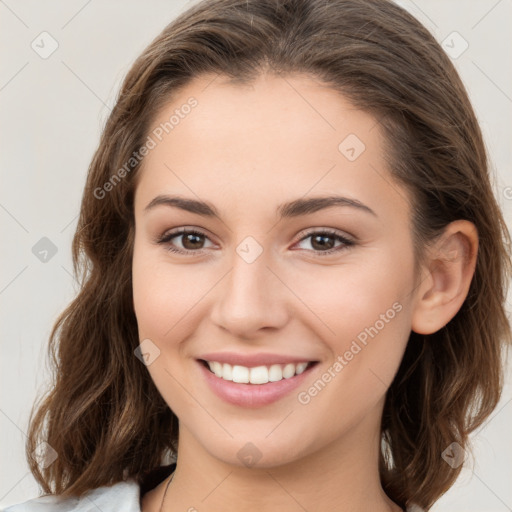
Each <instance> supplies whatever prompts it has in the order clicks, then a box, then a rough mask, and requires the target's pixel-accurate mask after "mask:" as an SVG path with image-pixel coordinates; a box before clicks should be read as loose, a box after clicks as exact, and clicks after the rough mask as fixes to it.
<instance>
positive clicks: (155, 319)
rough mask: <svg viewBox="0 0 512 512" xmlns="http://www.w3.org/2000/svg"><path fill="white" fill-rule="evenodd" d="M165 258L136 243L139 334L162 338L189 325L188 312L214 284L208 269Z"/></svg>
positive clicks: (136, 301)
mask: <svg viewBox="0 0 512 512" xmlns="http://www.w3.org/2000/svg"><path fill="white" fill-rule="evenodd" d="M164 258H165V254H164V257H162V254H156V251H152V250H144V249H142V248H140V249H139V248H138V247H137V244H135V247H134V256H133V276H132V281H133V302H134V309H135V314H136V317H137V323H138V326H139V334H140V335H141V336H143V337H148V338H151V339H155V340H162V341H163V340H164V339H169V337H172V338H175V337H176V334H177V333H176V331H177V330H183V328H184V327H186V325H187V317H188V315H189V314H190V313H191V312H192V311H193V310H194V307H195V306H196V305H197V304H198V302H199V301H200V300H201V297H203V296H204V295H205V294H206V293H207V292H208V290H209V289H210V288H211V286H212V285H211V284H209V283H210V281H212V276H209V275H208V272H206V271H203V270H201V269H200V268H198V267H197V266H196V267H195V268H194V269H193V271H192V270H191V269H192V267H190V266H187V265H185V266H179V265H175V264H174V265H173V264H171V263H169V262H166V261H165V260H164Z"/></svg>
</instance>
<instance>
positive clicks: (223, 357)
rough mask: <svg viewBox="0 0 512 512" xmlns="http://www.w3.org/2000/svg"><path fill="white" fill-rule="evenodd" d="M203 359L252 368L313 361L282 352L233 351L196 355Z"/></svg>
mask: <svg viewBox="0 0 512 512" xmlns="http://www.w3.org/2000/svg"><path fill="white" fill-rule="evenodd" d="M198 359H203V360H204V361H218V362H219V363H228V364H230V365H239V366H246V367H247V368H252V367H255V366H269V365H272V364H286V363H293V364H298V363H309V362H310V361H315V362H316V360H315V359H310V358H307V357H297V356H287V355H283V354H271V353H263V352H262V353H258V354H237V353H235V352H211V353H209V354H203V355H202V356H200V357H198Z"/></svg>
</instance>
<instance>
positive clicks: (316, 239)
mask: <svg viewBox="0 0 512 512" xmlns="http://www.w3.org/2000/svg"><path fill="white" fill-rule="evenodd" d="M308 239H310V240H311V241H310V246H311V247H313V252H316V253H318V254H319V255H321V256H324V255H331V254H333V253H336V252H339V251H343V250H345V249H347V248H349V247H351V246H353V245H355V242H354V241H352V240H349V239H348V238H346V237H345V236H343V235H340V234H339V233H338V232H337V231H334V230H331V229H323V230H317V231H309V232H308V233H306V235H305V236H303V237H302V238H301V239H300V241H299V243H300V242H303V241H305V240H308ZM336 241H338V242H341V245H338V246H337V247H335V243H336ZM317 249H318V250H317Z"/></svg>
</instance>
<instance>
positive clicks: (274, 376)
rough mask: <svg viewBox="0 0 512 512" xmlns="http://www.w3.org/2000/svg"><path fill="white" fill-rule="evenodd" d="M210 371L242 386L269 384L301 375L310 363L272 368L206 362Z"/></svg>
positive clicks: (271, 366)
mask: <svg viewBox="0 0 512 512" xmlns="http://www.w3.org/2000/svg"><path fill="white" fill-rule="evenodd" d="M206 362H207V363H208V366H209V367H210V370H211V371H212V372H213V373H214V374H215V375H216V376H217V377H219V378H221V379H224V380H231V381H233V382H238V383H241V384H249V383H250V384H267V383H268V382H277V381H280V380H283V379H290V378H291V377H293V376H294V375H300V374H301V373H302V372H303V371H304V370H305V369H306V368H307V366H308V365H309V363H298V364H294V363H288V364H285V365H281V364H273V365H270V366H268V367H267V366H255V367H253V368H248V367H246V366H239V365H233V366H232V365H230V364H228V363H224V364H223V363H219V362H218V361H206Z"/></svg>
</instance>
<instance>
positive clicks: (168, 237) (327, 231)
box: [156, 228, 355, 256]
mask: <svg viewBox="0 0 512 512" xmlns="http://www.w3.org/2000/svg"><path fill="white" fill-rule="evenodd" d="M185 234H187V235H189V234H190V235H197V236H204V237H206V238H208V237H207V236H206V234H205V233H202V232H201V231H198V230H196V229H185V228H180V229H178V230H176V231H173V232H171V233H167V234H164V235H162V236H161V237H160V238H158V239H157V240H156V242H157V243H158V244H162V245H164V244H168V243H169V242H170V241H171V240H172V239H173V238H177V237H178V236H180V235H185ZM312 235H329V236H330V237H332V238H335V239H337V240H338V241H340V242H342V243H343V245H342V246H338V247H333V248H332V249H328V250H327V251H315V250H311V251H312V252H314V253H316V254H318V255H319V256H329V255H332V254H334V253H337V252H341V251H343V250H346V249H348V248H349V247H352V246H354V245H355V242H354V241H352V240H349V239H348V238H345V237H344V236H341V235H340V234H339V233H338V232H337V231H334V230H332V229H322V230H315V231H308V232H306V233H305V234H304V236H303V237H302V238H301V239H300V240H299V241H298V242H297V243H299V242H302V241H304V240H306V239H307V238H309V237H311V236H312ZM167 250H168V251H170V252H173V253H177V254H183V255H187V256H192V255H194V253H195V254H201V253H202V252H203V251H204V249H198V250H197V251H192V250H189V249H187V250H183V249H178V248H176V247H174V246H172V245H170V244H169V245H168V247H167Z"/></svg>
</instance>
